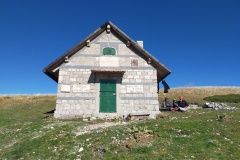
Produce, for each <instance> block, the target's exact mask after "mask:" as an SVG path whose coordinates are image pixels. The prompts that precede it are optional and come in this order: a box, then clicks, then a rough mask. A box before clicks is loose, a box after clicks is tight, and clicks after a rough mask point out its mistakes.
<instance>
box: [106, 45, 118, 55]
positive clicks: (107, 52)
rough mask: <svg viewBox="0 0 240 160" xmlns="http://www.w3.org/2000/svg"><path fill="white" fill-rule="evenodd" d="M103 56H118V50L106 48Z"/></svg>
mask: <svg viewBox="0 0 240 160" xmlns="http://www.w3.org/2000/svg"><path fill="white" fill-rule="evenodd" d="M103 55H116V50H115V49H114V48H110V47H106V48H104V49H103Z"/></svg>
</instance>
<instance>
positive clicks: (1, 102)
mask: <svg viewBox="0 0 240 160" xmlns="http://www.w3.org/2000/svg"><path fill="white" fill-rule="evenodd" d="M53 100H56V95H2V96H0V107H8V106H14V105H17V104H33V103H37V102H42V101H45V102H46V101H53Z"/></svg>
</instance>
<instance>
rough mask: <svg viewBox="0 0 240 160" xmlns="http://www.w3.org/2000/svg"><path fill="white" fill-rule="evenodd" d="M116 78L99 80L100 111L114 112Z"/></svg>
mask: <svg viewBox="0 0 240 160" xmlns="http://www.w3.org/2000/svg"><path fill="white" fill-rule="evenodd" d="M116 95H117V94H116V80H114V79H101V80H100V109H99V111H100V112H103V113H116Z"/></svg>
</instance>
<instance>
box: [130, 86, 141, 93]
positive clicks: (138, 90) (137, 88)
mask: <svg viewBox="0 0 240 160" xmlns="http://www.w3.org/2000/svg"><path fill="white" fill-rule="evenodd" d="M142 92H143V85H127V93H142Z"/></svg>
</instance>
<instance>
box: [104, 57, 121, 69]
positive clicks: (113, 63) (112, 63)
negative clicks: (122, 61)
mask: <svg viewBox="0 0 240 160" xmlns="http://www.w3.org/2000/svg"><path fill="white" fill-rule="evenodd" d="M100 66H101V67H118V66H119V61H118V57H100Z"/></svg>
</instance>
